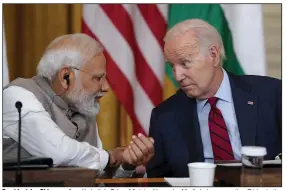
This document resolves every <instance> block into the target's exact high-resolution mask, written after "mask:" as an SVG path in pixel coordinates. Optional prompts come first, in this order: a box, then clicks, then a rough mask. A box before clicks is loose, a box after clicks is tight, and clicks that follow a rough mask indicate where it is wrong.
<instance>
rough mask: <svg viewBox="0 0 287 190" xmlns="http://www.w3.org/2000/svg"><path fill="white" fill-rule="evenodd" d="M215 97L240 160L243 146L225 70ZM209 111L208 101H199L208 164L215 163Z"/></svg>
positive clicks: (235, 154)
mask: <svg viewBox="0 0 287 190" xmlns="http://www.w3.org/2000/svg"><path fill="white" fill-rule="evenodd" d="M215 97H217V98H219V99H218V101H217V104H216V106H217V108H218V109H219V110H220V111H221V113H222V116H223V118H224V121H225V123H226V127H227V130H228V134H229V138H230V141H231V146H232V150H233V154H234V157H235V159H236V160H240V159H241V146H242V145H241V139H240V134H239V129H238V124H237V119H236V114H235V109H234V104H233V98H232V93H231V87H230V82H229V77H228V75H227V73H226V71H225V70H223V80H222V82H221V85H220V87H219V89H218V90H217V92H216V94H215ZM209 111H210V104H209V103H208V102H207V100H197V114H198V120H199V124H200V132H201V138H202V143H203V152H204V158H205V161H206V162H214V159H213V151H212V145H211V140H210V133H209V126H208V116H209Z"/></svg>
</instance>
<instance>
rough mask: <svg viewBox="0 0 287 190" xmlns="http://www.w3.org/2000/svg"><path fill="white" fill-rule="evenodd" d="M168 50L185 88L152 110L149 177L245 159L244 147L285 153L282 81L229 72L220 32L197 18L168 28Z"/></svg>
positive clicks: (178, 174)
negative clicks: (224, 64) (152, 150)
mask: <svg viewBox="0 0 287 190" xmlns="http://www.w3.org/2000/svg"><path fill="white" fill-rule="evenodd" d="M164 54H165V57H166V59H167V60H168V61H169V63H170V65H171V67H172V68H173V74H174V77H175V80H176V81H177V82H178V83H179V85H180V88H181V89H180V90H178V92H177V93H176V94H175V95H173V96H172V97H170V98H169V99H167V100H166V101H164V102H163V103H161V104H160V105H159V106H157V107H156V108H154V109H153V111H152V115H151V122H150V131H149V133H150V136H151V137H153V138H154V140H155V144H154V148H155V155H154V157H153V158H152V159H151V161H150V162H149V163H148V165H147V175H148V177H187V176H188V175H189V174H188V167H187V164H188V163H190V162H214V161H217V160H240V159H241V148H242V146H262V147H265V148H266V150H267V155H266V156H265V159H268V160H270V159H274V158H275V156H276V155H278V154H279V153H281V149H282V141H281V134H282V131H281V130H282V126H281V120H282V118H281V117H282V116H281V115H282V114H281V107H282V100H281V97H282V93H281V81H280V80H278V79H273V78H270V77H264V76H236V75H233V74H231V73H229V72H227V71H225V70H224V69H223V68H222V62H223V60H224V58H225V51H224V47H223V43H222V39H221V37H220V35H219V34H218V32H217V31H216V29H215V28H214V27H212V26H211V25H209V24H208V23H206V22H204V21H201V20H198V19H192V20H187V21H184V22H182V23H179V24H177V25H175V26H174V27H173V28H172V29H171V30H170V31H169V32H168V33H167V35H166V37H165V46H164ZM254 64H256V63H254Z"/></svg>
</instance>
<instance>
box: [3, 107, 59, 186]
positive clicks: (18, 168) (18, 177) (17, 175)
mask: <svg viewBox="0 0 287 190" xmlns="http://www.w3.org/2000/svg"><path fill="white" fill-rule="evenodd" d="M15 107H16V108H17V110H18V113H19V121H18V123H19V125H18V146H17V148H18V150H17V166H16V172H15V183H10V182H8V183H7V182H6V183H4V184H3V185H4V186H6V187H14V186H17V187H26V186H28V187H63V186H64V183H63V182H61V181H55V182H32V183H23V175H22V169H21V168H22V165H21V136H22V135H21V127H22V125H21V108H22V103H21V102H20V101H17V102H16V103H15ZM35 161H36V162H34V163H35V164H34V168H35V169H41V168H42V166H41V164H44V165H46V164H47V162H52V161H50V160H47V158H46V159H45V158H42V159H38V160H35ZM30 162H31V163H32V162H33V160H31V161H30ZM26 163H27V162H26ZM37 165H38V167H37ZM32 168H33V166H32ZM45 168H46V167H45Z"/></svg>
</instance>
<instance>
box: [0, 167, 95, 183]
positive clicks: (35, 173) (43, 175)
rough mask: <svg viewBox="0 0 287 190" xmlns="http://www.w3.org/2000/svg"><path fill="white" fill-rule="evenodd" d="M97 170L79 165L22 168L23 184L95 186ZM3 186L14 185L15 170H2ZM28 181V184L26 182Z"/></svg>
mask: <svg viewBox="0 0 287 190" xmlns="http://www.w3.org/2000/svg"><path fill="white" fill-rule="evenodd" d="M97 173H98V171H97V170H90V169H86V168H79V167H61V168H50V169H46V170H23V171H22V174H23V183H26V184H24V185H23V186H26V187H28V186H31V187H47V186H49V187H50V186H54V187H55V186H56V187H64V186H65V187H92V186H95V176H96V174H97ZM3 183H4V184H3V186H15V185H13V184H14V183H15V171H4V172H3ZM27 183H28V184H27Z"/></svg>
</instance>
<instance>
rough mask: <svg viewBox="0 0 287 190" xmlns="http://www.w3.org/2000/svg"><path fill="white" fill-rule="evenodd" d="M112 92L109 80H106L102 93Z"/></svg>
mask: <svg viewBox="0 0 287 190" xmlns="http://www.w3.org/2000/svg"><path fill="white" fill-rule="evenodd" d="M109 90H110V85H109V82H108V80H107V79H106V78H105V79H104V81H103V83H102V92H108V91H109Z"/></svg>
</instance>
